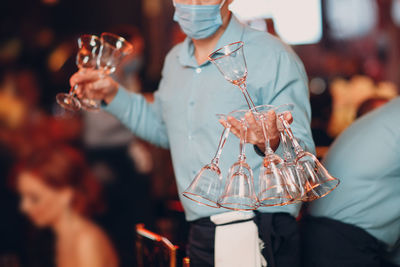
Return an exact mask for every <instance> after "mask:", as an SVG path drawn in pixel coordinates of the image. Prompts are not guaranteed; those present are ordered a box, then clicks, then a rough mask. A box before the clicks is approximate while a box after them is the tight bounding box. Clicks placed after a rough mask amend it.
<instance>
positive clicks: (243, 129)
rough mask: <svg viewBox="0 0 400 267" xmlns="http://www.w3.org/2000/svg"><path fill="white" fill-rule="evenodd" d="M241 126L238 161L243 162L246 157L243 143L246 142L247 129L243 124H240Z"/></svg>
mask: <svg viewBox="0 0 400 267" xmlns="http://www.w3.org/2000/svg"><path fill="white" fill-rule="evenodd" d="M241 123H242V125H241V127H240V155H239V161H245V160H246V155H245V142H246V136H247V127H246V126H245V125H243V124H244V122H243V121H242V122H241Z"/></svg>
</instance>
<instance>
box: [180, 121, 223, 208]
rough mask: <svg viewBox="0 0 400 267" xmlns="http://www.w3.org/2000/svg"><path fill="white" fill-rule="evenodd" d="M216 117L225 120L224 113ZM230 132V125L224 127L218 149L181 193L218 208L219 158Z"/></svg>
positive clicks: (220, 179) (219, 189)
mask: <svg viewBox="0 0 400 267" xmlns="http://www.w3.org/2000/svg"><path fill="white" fill-rule="evenodd" d="M217 117H218V119H220V120H221V119H223V120H225V121H226V115H223V114H217ZM229 133H230V126H229V125H228V127H226V128H225V127H224V130H223V131H222V134H221V138H220V140H219V144H218V149H217V152H216V153H215V156H214V158H213V159H212V160H211V162H210V163H209V164H207V165H205V166H204V167H203V168H201V170H200V171H199V172H198V173H197V175H196V177H195V178H194V180H193V181H192V183H191V184H190V186H189V187H188V188H187V189H186V190H185V191H184V192H183V193H182V194H183V195H184V196H185V197H187V198H189V199H191V200H193V201H195V202H197V203H199V204H203V205H206V206H209V207H212V208H219V205H218V199H219V197H220V194H221V186H222V175H221V170H220V168H219V158H220V157H221V153H222V149H223V147H224V145H225V142H226V140H227V138H228V136H229Z"/></svg>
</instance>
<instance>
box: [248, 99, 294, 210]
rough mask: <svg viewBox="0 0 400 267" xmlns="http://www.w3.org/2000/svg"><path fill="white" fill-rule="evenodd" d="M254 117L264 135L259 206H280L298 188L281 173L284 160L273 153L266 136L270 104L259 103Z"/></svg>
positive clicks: (272, 107) (287, 201)
mask: <svg viewBox="0 0 400 267" xmlns="http://www.w3.org/2000/svg"><path fill="white" fill-rule="evenodd" d="M256 109H257V112H254V113H253V114H256V116H257V117H256V118H257V119H258V121H259V122H260V124H261V127H262V129H263V133H264V137H265V157H264V159H263V165H262V167H261V169H260V176H259V193H258V199H259V202H260V204H259V205H260V206H263V207H268V206H282V205H286V204H289V203H291V202H292V201H293V199H294V198H296V197H297V196H298V188H297V186H296V184H295V183H294V182H293V180H291V179H287V177H286V176H285V175H284V174H283V173H282V170H283V169H284V166H285V164H284V161H283V159H282V158H281V157H279V156H278V155H277V154H275V153H274V151H273V150H272V148H271V146H270V140H269V136H268V134H267V133H268V128H267V123H266V121H267V119H268V112H269V111H271V110H274V109H275V107H274V106H271V105H261V106H257V107H256Z"/></svg>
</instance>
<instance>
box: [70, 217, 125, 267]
mask: <svg viewBox="0 0 400 267" xmlns="http://www.w3.org/2000/svg"><path fill="white" fill-rule="evenodd" d="M76 238H77V242H76V243H77V251H78V255H79V258H80V261H81V262H82V263H84V264H82V266H85V267H86V266H87V267H89V266H93V267H102V266H107V267H117V266H118V259H117V254H116V252H115V250H114V247H113V245H112V243H111V241H110V239H109V238H108V236H107V235H106V234H105V232H104V231H103V230H102V229H101V228H100V227H98V226H97V225H96V224H94V223H92V222H90V221H86V222H85V223H84V225H83V226H82V228H81V230H80V231H79V232H78V234H77V236H76Z"/></svg>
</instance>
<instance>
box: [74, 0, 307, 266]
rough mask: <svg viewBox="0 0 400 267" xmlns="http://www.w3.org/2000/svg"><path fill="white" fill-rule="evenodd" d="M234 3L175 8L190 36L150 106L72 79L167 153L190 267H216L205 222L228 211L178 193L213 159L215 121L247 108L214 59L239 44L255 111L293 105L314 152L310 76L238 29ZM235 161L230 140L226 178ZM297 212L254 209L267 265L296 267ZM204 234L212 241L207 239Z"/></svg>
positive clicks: (266, 37) (99, 81) (90, 76)
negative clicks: (220, 50)
mask: <svg viewBox="0 0 400 267" xmlns="http://www.w3.org/2000/svg"><path fill="white" fill-rule="evenodd" d="M231 2H232V0H228V1H225V0H223V1H221V0H208V1H207V0H203V1H189V0H186V1H185V0H179V1H178V0H177V1H175V2H174V4H175V9H176V12H175V20H177V21H178V23H179V24H180V26H181V28H182V29H183V31H184V32H185V33H186V34H187V35H188V37H187V38H186V40H185V41H184V42H183V43H180V44H178V45H177V46H175V47H174V48H173V49H172V50H171V51H170V52H169V53H168V55H167V57H166V59H165V63H164V67H163V70H162V80H161V82H160V85H159V89H158V90H157V92H156V93H155V100H154V103H148V102H146V100H145V99H144V98H143V96H141V95H139V94H133V93H128V92H127V91H126V90H124V89H123V88H121V87H120V86H119V85H118V84H116V82H114V81H113V80H111V79H110V78H108V77H105V78H104V77H103V76H102V75H101V74H100V73H98V72H96V71H88V72H84V73H83V72H77V73H76V74H74V75H73V76H72V77H71V84H73V85H75V84H78V92H79V96H80V97H83V96H87V97H89V98H95V99H101V100H103V101H104V102H105V104H104V106H103V108H104V110H106V111H108V112H110V113H111V114H113V115H115V116H116V117H117V118H118V119H119V120H121V121H122V122H123V123H124V124H125V125H126V126H127V127H128V128H130V129H131V130H132V131H133V132H134V133H135V134H136V135H137V136H139V137H141V138H143V139H145V140H147V141H149V142H151V143H153V144H156V145H158V146H161V147H164V148H168V149H170V150H171V154H172V159H173V166H174V171H175V176H176V181H177V186H178V191H179V193H180V194H179V196H180V198H181V202H182V204H183V207H184V210H185V214H186V219H187V220H188V221H189V222H190V224H191V232H190V236H189V249H188V252H189V256H190V258H191V266H192V265H193V266H213V264H214V260H213V246H214V244H213V238H214V236H213V231H214V228H215V225H213V224H212V223H211V222H210V216H212V215H215V214H218V213H223V212H226V210H225V209H215V208H210V207H206V206H201V205H199V204H197V203H195V202H193V201H191V200H189V199H186V198H185V197H182V195H181V193H182V192H183V190H185V189H186V188H187V187H188V186H189V184H190V183H191V182H192V180H193V178H194V176H195V174H196V173H197V171H198V170H199V169H200V168H201V167H203V166H204V165H205V164H207V163H209V162H210V160H211V158H212V157H213V155H214V153H215V150H216V148H217V145H218V141H219V137H220V134H221V131H222V129H223V126H222V125H221V124H220V123H219V122H218V119H217V118H216V114H218V113H223V114H227V113H229V112H231V111H233V110H236V109H247V108H248V107H247V105H246V101H245V100H244V98H243V96H242V94H241V92H240V90H239V89H237V87H235V86H234V85H232V84H230V83H229V82H227V81H226V80H225V79H224V77H223V76H222V75H221V73H219V72H218V70H217V68H216V67H215V66H214V65H213V64H212V63H211V62H210V61H208V55H209V54H210V53H211V52H213V51H214V50H215V49H217V48H219V47H222V46H224V45H227V44H230V43H233V42H237V41H243V42H244V54H245V56H246V60H247V67H248V82H247V86H248V90H249V92H250V95H251V96H252V98H253V100H254V102H255V104H256V105H261V104H271V105H276V106H278V105H281V104H287V103H294V104H295V108H294V110H293V112H292V117H293V123H292V127H293V131H294V133H295V135H296V136H297V137H298V138H299V139H301V140H302V141H303V142H304V144H305V146H306V147H307V148H309V149H310V151H311V152H314V143H313V140H312V135H311V130H310V118H311V110H310V103H309V92H308V86H307V76H306V73H305V71H304V67H303V65H302V63H301V61H300V60H299V58H298V57H297V56H296V55H295V54H294V53H293V51H291V50H290V48H289V47H288V46H286V45H284V44H283V43H281V42H280V41H279V40H278V39H276V38H275V37H273V36H272V35H270V34H268V33H266V32H261V31H256V30H253V29H250V28H249V27H247V26H244V25H242V24H241V23H239V21H238V20H237V19H236V18H235V16H233V15H232V14H231V12H230V11H229V9H228V5H229V4H230V3H231ZM195 3H196V4H195ZM206 10H207V12H206V13H204V12H205V11H206ZM210 16H211V17H210ZM208 22H209V23H208ZM270 115H271V116H270V119H269V124H270V125H271V127H270V128H269V136H270V137H271V144H272V147H273V148H274V149H275V150H277V153H280V151H281V148H280V146H279V132H278V130H277V127H276V123H275V121H276V116H275V114H274V113H273V112H272V113H270ZM257 127H258V126H257ZM261 133H262V131H261V130H260V129H259V128H256V127H255V126H254V127H253V128H251V129H250V130H249V138H248V140H247V141H248V142H249V144H248V145H246V146H247V153H246V155H247V162H248V163H249V165H250V166H251V167H252V168H253V169H254V170H255V172H254V177H255V178H257V177H258V169H259V168H260V166H261V164H262V157H260V156H259V155H257V153H256V152H255V151H254V149H253V145H257V146H258V147H259V148H260V149H261V150H262V151H263V147H264V146H265V144H264V139H263V136H262V134H261ZM238 154H239V142H238V139H237V138H233V137H232V136H231V138H229V139H228V141H227V143H226V145H225V147H224V150H223V153H222V157H221V160H220V168H221V170H222V171H223V172H224V173H223V175H224V176H226V174H227V173H226V172H227V170H228V169H229V167H230V166H231V164H233V163H234V162H235V161H236V160H237V157H238ZM299 209H300V204H293V205H287V206H281V207H269V208H260V209H259V210H258V211H259V215H260V216H258V217H257V218H258V221H259V223H258V224H259V225H263V228H265V229H266V230H265V231H263V230H262V229H259V232H260V236H261V237H263V236H264V238H262V239H264V242H266V243H267V245H266V246H265V247H267V249H264V250H263V253H264V255H265V257H266V258H267V261H268V264H269V266H274V264H273V262H274V261H275V262H276V265H277V266H280V267H281V266H298V265H299V236H298V231H297V224H296V221H295V217H296V216H297V215H298V213H299ZM259 228H260V226H259ZM196 233H199V235H196ZM273 234H275V235H277V236H276V238H272V237H271V235H273ZM207 235H210V238H206V237H205V236H207ZM196 236H201V237H202V239H201V240H200V239H199V238H196ZM265 239H269V240H265ZM271 240H275V241H274V242H275V243H274V244H271V242H272V241H271ZM278 241H279V242H278ZM266 250H269V253H267V252H266Z"/></svg>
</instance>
